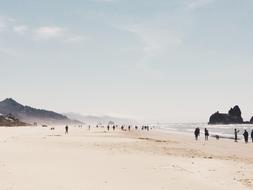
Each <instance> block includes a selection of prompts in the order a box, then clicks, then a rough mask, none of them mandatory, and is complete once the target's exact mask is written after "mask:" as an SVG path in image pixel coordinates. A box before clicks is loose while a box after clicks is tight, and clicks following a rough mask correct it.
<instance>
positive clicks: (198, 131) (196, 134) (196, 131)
mask: <svg viewBox="0 0 253 190" xmlns="http://www.w3.org/2000/svg"><path fill="white" fill-rule="evenodd" d="M199 133H200V129H199V128H198V127H197V128H196V129H195V131H194V135H195V139H196V141H197V140H198V137H199Z"/></svg>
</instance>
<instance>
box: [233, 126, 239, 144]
mask: <svg viewBox="0 0 253 190" xmlns="http://www.w3.org/2000/svg"><path fill="white" fill-rule="evenodd" d="M239 132H240V131H239V130H237V129H235V132H234V133H235V142H237V134H238V133H239Z"/></svg>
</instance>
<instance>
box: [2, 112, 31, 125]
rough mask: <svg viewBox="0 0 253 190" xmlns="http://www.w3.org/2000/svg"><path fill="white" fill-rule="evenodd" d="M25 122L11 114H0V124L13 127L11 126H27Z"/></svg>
mask: <svg viewBox="0 0 253 190" xmlns="http://www.w3.org/2000/svg"><path fill="white" fill-rule="evenodd" d="M29 125H30V124H27V123H25V122H22V121H20V120H19V119H17V118H15V117H14V116H13V115H11V114H8V115H0V126H6V127H13V126H29Z"/></svg>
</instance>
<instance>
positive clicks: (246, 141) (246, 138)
mask: <svg viewBox="0 0 253 190" xmlns="http://www.w3.org/2000/svg"><path fill="white" fill-rule="evenodd" d="M243 136H244V141H245V143H248V140H249V133H248V131H246V130H244V133H243Z"/></svg>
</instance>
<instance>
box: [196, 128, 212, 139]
mask: <svg viewBox="0 0 253 190" xmlns="http://www.w3.org/2000/svg"><path fill="white" fill-rule="evenodd" d="M194 135H195V139H196V140H198V138H199V136H200V128H199V127H197V128H196V129H195V131H194ZM208 137H209V131H208V130H207V128H205V140H206V141H208Z"/></svg>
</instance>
